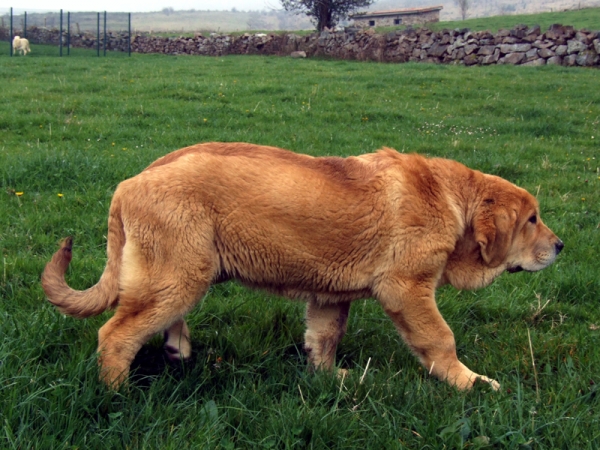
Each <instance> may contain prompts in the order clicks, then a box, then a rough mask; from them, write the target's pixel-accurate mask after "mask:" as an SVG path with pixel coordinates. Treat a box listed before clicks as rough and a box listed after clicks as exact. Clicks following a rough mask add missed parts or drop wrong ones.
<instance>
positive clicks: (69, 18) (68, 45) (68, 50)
mask: <svg viewBox="0 0 600 450" xmlns="http://www.w3.org/2000/svg"><path fill="white" fill-rule="evenodd" d="M67 56H71V11H69V12H68V13H67Z"/></svg>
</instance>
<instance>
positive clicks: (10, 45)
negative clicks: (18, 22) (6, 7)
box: [9, 6, 15, 56]
mask: <svg viewBox="0 0 600 450" xmlns="http://www.w3.org/2000/svg"><path fill="white" fill-rule="evenodd" d="M14 38H15V37H14V36H13V9H12V6H11V8H10V41H9V47H10V56H12V55H13V46H12V41H13V39H14Z"/></svg>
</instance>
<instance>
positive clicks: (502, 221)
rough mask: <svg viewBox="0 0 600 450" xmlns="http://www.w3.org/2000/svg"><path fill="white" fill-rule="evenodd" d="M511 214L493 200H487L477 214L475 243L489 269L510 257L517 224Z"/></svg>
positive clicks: (474, 222) (475, 219) (474, 224)
mask: <svg viewBox="0 0 600 450" xmlns="http://www.w3.org/2000/svg"><path fill="white" fill-rule="evenodd" d="M511 213H512V211H508V210H506V209H505V208H504V207H502V206H500V205H497V204H496V200H494V199H493V198H487V199H485V200H484V201H483V202H482V203H481V204H480V205H479V207H478V209H477V211H476V213H475V216H474V220H473V230H474V235H475V241H476V242H477V243H478V244H479V247H480V249H481V256H482V258H483V260H484V261H485V263H486V264H487V265H488V266H489V267H498V266H499V265H500V264H502V263H503V262H504V261H505V260H506V257H507V256H508V251H509V250H510V246H511V243H512V239H513V230H514V226H515V222H516V217H511V216H512V214H511Z"/></svg>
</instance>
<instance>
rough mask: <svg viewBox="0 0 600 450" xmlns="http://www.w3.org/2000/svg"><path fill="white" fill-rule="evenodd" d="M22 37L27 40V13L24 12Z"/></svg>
mask: <svg viewBox="0 0 600 450" xmlns="http://www.w3.org/2000/svg"><path fill="white" fill-rule="evenodd" d="M23 37H24V38H27V11H25V19H24V20H23Z"/></svg>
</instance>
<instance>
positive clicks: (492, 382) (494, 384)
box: [473, 375, 500, 391]
mask: <svg viewBox="0 0 600 450" xmlns="http://www.w3.org/2000/svg"><path fill="white" fill-rule="evenodd" d="M478 382H480V383H487V384H489V385H490V387H491V388H492V389H493V390H494V391H497V390H499V389H500V383H498V382H497V381H496V380H494V379H492V378H488V377H486V376H485V375H477V378H475V382H474V383H473V385H475V384H476V383H478Z"/></svg>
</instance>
